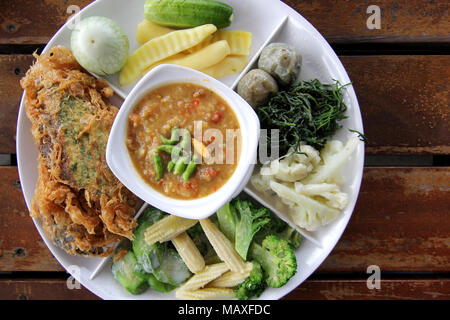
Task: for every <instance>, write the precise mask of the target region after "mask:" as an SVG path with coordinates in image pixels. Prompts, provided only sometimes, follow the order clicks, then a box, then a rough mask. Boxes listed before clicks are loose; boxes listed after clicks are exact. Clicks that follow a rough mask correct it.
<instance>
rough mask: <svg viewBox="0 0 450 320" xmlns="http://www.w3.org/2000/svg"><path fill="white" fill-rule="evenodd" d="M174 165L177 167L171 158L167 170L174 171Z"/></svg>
mask: <svg viewBox="0 0 450 320" xmlns="http://www.w3.org/2000/svg"><path fill="white" fill-rule="evenodd" d="M174 167H175V162H173V161H172V160H170V161H169V163H168V164H167V171H169V172H172V170H173V168H174Z"/></svg>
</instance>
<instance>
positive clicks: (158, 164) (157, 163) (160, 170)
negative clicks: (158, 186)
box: [153, 152, 164, 181]
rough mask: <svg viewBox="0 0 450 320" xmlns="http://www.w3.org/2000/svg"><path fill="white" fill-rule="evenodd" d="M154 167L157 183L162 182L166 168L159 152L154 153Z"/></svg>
mask: <svg viewBox="0 0 450 320" xmlns="http://www.w3.org/2000/svg"><path fill="white" fill-rule="evenodd" d="M153 167H154V168H155V172H156V181H158V180H161V179H162V177H163V175H164V167H163V163H162V159H161V156H160V155H159V154H158V153H157V152H154V153H153Z"/></svg>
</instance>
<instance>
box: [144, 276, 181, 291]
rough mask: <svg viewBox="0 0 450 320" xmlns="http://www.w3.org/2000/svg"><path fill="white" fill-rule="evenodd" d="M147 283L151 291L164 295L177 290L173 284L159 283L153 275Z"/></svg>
mask: <svg viewBox="0 0 450 320" xmlns="http://www.w3.org/2000/svg"><path fill="white" fill-rule="evenodd" d="M147 282H148V285H149V286H150V288H151V289H153V290H155V291H158V292H162V293H166V292H170V291H172V290H173V289H175V288H176V287H175V286H173V285H171V284H168V283H164V282H161V281H159V280H158V279H156V277H155V276H154V275H153V274H151V273H150V274H148V278H147Z"/></svg>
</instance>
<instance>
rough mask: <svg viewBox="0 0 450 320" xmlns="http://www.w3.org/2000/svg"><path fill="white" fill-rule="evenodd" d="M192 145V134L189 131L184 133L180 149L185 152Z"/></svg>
mask: <svg viewBox="0 0 450 320" xmlns="http://www.w3.org/2000/svg"><path fill="white" fill-rule="evenodd" d="M190 143H191V134H190V133H189V131H188V130H186V129H185V130H184V131H183V136H182V137H181V142H180V148H181V149H183V150H185V149H187V147H188V146H189V145H190Z"/></svg>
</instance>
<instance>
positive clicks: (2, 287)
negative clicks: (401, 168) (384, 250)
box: [0, 279, 450, 300]
mask: <svg viewBox="0 0 450 320" xmlns="http://www.w3.org/2000/svg"><path fill="white" fill-rule="evenodd" d="M69 282H70V283H71V284H72V282H71V281H69ZM0 297H2V298H3V299H8V300H34V299H39V300H55V299H57V300H98V299H99V298H98V297H97V296H96V295H94V294H93V293H91V292H90V291H89V290H87V289H85V288H84V287H83V286H81V287H80V289H75V288H74V289H68V287H67V280H63V279H61V280H36V279H32V280H0ZM449 298H450V280H448V279H445V280H435V279H432V280H430V279H414V280H403V279H394V280H391V279H389V280H383V279H382V280H381V283H380V289H368V288H367V283H366V280H307V281H305V282H304V283H303V284H302V285H301V286H299V287H298V288H297V289H295V290H294V291H292V292H291V293H290V294H288V295H287V296H285V297H284V298H283V299H284V300H299V299H301V300H342V299H345V300H363V299H374V300H406V299H412V300H414V299H416V300H436V299H437V300H441V299H442V300H448V299H449Z"/></svg>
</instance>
